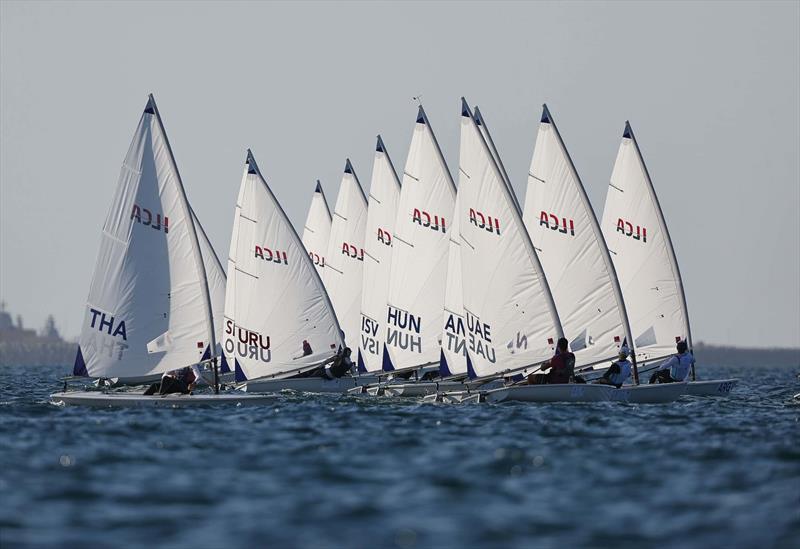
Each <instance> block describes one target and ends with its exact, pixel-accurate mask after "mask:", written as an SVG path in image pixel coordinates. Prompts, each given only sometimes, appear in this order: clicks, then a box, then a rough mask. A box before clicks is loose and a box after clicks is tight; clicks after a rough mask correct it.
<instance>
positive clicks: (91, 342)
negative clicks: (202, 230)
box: [73, 95, 216, 378]
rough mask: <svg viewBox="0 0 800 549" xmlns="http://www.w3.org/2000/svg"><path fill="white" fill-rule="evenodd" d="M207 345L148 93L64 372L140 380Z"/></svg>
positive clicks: (204, 315) (188, 249)
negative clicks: (69, 368) (74, 351)
mask: <svg viewBox="0 0 800 549" xmlns="http://www.w3.org/2000/svg"><path fill="white" fill-rule="evenodd" d="M215 345H216V338H215V330H214V324H213V320H212V310H211V304H210V298H209V292H208V285H207V282H206V273H205V268H204V264H203V259H202V256H201V251H200V244H199V242H198V238H197V234H196V232H195V226H194V223H193V219H192V213H191V208H190V207H189V203H188V201H187V200H186V194H185V192H184V189H183V184H182V183H181V179H180V174H179V173H178V169H177V166H176V165H175V159H174V158H173V155H172V150H171V148H170V146H169V142H168V140H167V135H166V133H165V131H164V126H163V124H162V123H161V118H160V116H159V114H158V109H157V107H156V104H155V100H154V99H153V96H152V95H151V96H150V97H149V99H148V102H147V106H146V108H145V110H144V113H143V114H142V118H141V119H140V120H139V125H138V127H137V128H136V133H135V134H134V136H133V141H132V142H131V145H130V148H129V149H128V154H127V155H126V157H125V161H124V162H123V164H122V170H121V174H120V178H119V184H118V186H117V190H116V194H115V195H114V199H113V201H112V203H111V208H110V209H109V212H108V216H107V217H106V221H105V224H104V225H103V232H102V238H101V242H100V252H99V254H98V258H97V264H96V265H95V271H94V276H93V278H92V284H91V287H90V290H89V298H88V302H87V306H86V313H85V316H84V321H83V326H82V329H81V335H80V340H79V347H78V354H77V357H76V359H75V367H74V370H73V372H74V374H75V375H82V376H92V377H109V378H110V377H118V378H136V377H143V376H147V375H151V374H158V373H161V372H164V371H167V370H171V369H175V368H179V367H183V366H187V365H190V364H193V363H196V362H197V361H198V360H199V359H200V358H201V356H202V354H203V352H204V351H205V350H206V348H207V347H208V348H214V347H215Z"/></svg>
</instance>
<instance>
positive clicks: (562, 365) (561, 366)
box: [550, 352, 575, 383]
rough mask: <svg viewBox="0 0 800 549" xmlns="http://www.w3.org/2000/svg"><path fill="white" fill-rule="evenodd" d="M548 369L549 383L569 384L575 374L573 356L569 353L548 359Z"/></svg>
mask: <svg viewBox="0 0 800 549" xmlns="http://www.w3.org/2000/svg"><path fill="white" fill-rule="evenodd" d="M550 367H551V368H552V371H551V376H550V383H569V379H570V378H571V377H572V376H573V374H574V373H575V355H574V354H572V353H569V352H567V353H559V354H557V355H556V356H554V357H553V358H551V359H550Z"/></svg>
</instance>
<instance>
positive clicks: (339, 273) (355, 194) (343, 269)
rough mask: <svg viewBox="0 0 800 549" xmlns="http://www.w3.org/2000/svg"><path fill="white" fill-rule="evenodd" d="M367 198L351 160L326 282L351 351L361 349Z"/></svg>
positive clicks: (346, 169) (336, 217)
mask: <svg viewBox="0 0 800 549" xmlns="http://www.w3.org/2000/svg"><path fill="white" fill-rule="evenodd" d="M366 224H367V197H365V196H364V190H363V189H362V188H361V183H360V182H359V181H358V177H356V173H355V171H354V170H353V166H352V164H350V160H349V159H348V160H347V162H346V163H345V167H344V175H343V176H342V184H341V185H340V186H339V196H338V197H337V198H336V207H335V208H334V211H333V224H332V225H331V237H330V240H329V242H328V255H327V258H326V261H327V263H326V266H325V271H324V273H323V280H324V281H325V288H326V289H327V290H328V295H330V298H331V302H332V303H333V308H334V310H335V311H336V317H337V318H338V319H339V325H340V326H341V328H342V330H344V338H345V341H346V343H347V346H348V347H350V349H357V348H358V339H359V337H358V336H359V333H360V330H359V326H360V320H361V317H360V314H359V313H360V310H361V285H362V282H363V280H364V230H365V227H366Z"/></svg>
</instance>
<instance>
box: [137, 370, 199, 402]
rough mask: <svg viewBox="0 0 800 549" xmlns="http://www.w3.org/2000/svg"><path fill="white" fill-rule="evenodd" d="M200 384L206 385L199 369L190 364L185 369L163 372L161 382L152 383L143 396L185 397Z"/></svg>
mask: <svg viewBox="0 0 800 549" xmlns="http://www.w3.org/2000/svg"><path fill="white" fill-rule="evenodd" d="M201 382H204V383H206V384H208V382H207V381H206V380H205V379H203V376H202V375H201V374H200V368H198V367H197V364H192V365H191V366H186V367H185V368H178V369H177V370H170V371H169V372H164V375H162V376H161V382H160V383H153V384H152V385H151V386H150V387H149V388H148V389H147V391H145V392H144V394H145V395H154V394H156V393H158V394H159V395H168V394H171V393H181V394H184V395H186V394H189V393H191V392H192V391H194V389H195V387H197V385H198V384H199V383H201Z"/></svg>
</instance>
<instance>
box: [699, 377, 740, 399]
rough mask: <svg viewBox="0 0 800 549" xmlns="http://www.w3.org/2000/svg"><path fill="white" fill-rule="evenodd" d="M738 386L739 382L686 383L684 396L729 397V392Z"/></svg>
mask: <svg viewBox="0 0 800 549" xmlns="http://www.w3.org/2000/svg"><path fill="white" fill-rule="evenodd" d="M738 384H739V380H738V379H735V378H731V379H711V380H708V381H691V382H689V383H688V387H687V389H686V394H687V395H689V396H718V397H726V396H730V394H731V391H733V389H734V388H735V387H736V386H737V385H738Z"/></svg>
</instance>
